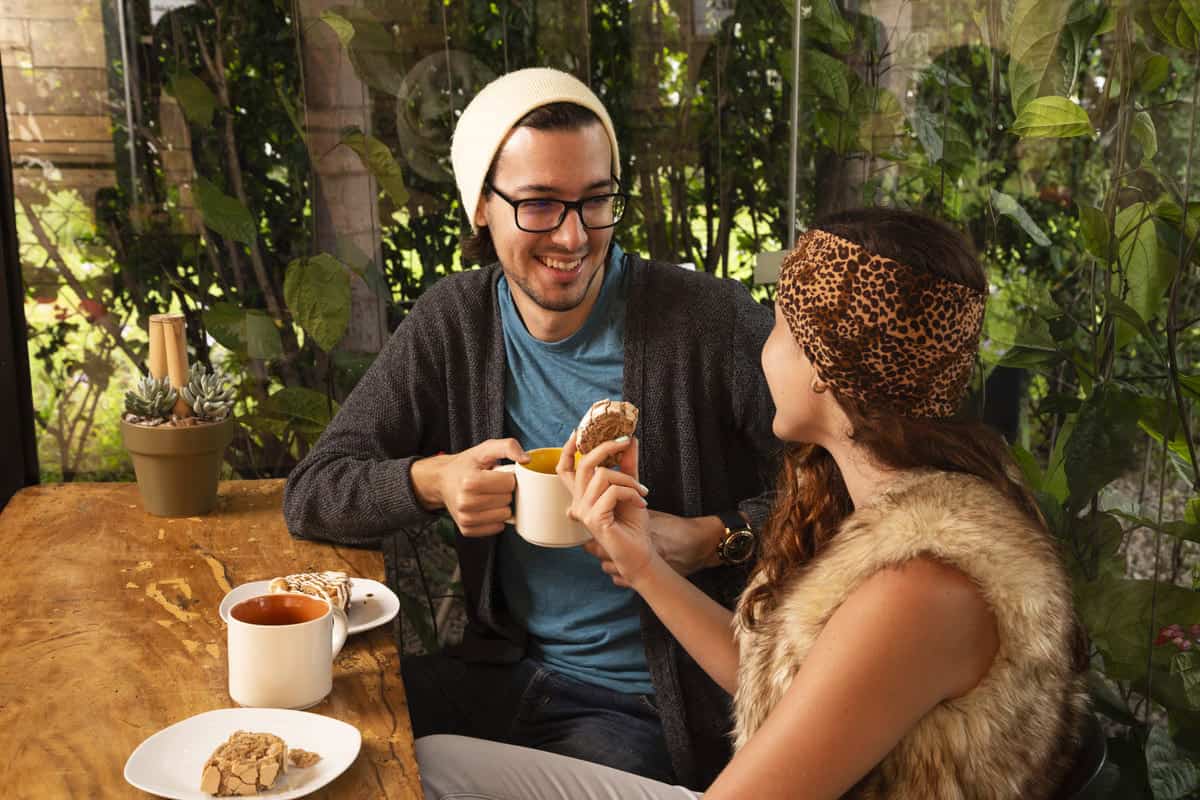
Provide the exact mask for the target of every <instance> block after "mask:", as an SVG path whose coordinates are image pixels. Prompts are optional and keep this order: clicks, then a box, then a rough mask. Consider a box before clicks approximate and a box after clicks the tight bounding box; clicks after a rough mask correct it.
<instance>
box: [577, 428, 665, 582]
mask: <svg viewBox="0 0 1200 800" xmlns="http://www.w3.org/2000/svg"><path fill="white" fill-rule="evenodd" d="M576 453H577V449H576V447H575V434H573V433H572V434H571V438H569V439H567V443H566V444H564V445H563V451H562V458H560V459H559V462H558V467H557V469H556V471H557V472H558V476H559V478H560V479H561V480H562V482H563V483H564V484H565V485H566V487H567V488H568V489H569V490H570V491H571V495H572V497H573V498H574V499H573V501H572V503H571V507H570V508H569V509H568V510H567V516H569V517H570V518H571V519H575V520H578V521H579V522H582V523H583V524H584V525H585V526H586V527H587V529H588V530H589V531H591V532H592V536H593V537H594V538H593V539H592V541H590V542H588V543H587V544H585V545H584V546H583V547H584V549H585V550H587V551H588V552H589V553H591V554H592V555H593V556H596V558H598V559H600V567H601V569H603V570H604V571H605V572H606V573H608V574H609V575H611V576H612V580H613V583H614V584H616V585H617V586H625V587H636V583H637V580H638V578H639V577H641V576H642V575H643V574H646V573H647V567H648V566H649V565H650V564H651V563H652V562H653V560H654V559H655V558H658V557H659V556H658V551H657V550H656V549H655V547H654V544H653V542H652V541H651V540H650V517H649V513H648V512H647V510H646V500H645V496H646V494H647V493H648V492H649V490H648V489H647V488H646V487H645V486H643V485H642V484H641V483H639V482H638V442H637V439H630V438H629V437H622V438H621V439H618V440H616V441H612V442H605V443H604V444H602V445H600V446H599V447H596V448H594V449H593V450H592V451H591V452H590V453H588V454H587V455H585V456H582V457H581V458H580V459H579V463H578V464H576V463H575V456H576ZM618 455H619V457H620V462H619V463H620V468H621V469H620V471H619V472H618V471H617V470H614V469H609V468H607V467H604V466H601V464H602V463H603V462H604V461H608V460H610V459H611V458H613V457H615V456H618Z"/></svg>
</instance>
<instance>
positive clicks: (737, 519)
mask: <svg viewBox="0 0 1200 800" xmlns="http://www.w3.org/2000/svg"><path fill="white" fill-rule="evenodd" d="M717 516H718V517H720V519H721V524H722V525H724V526H725V534H724V535H723V536H722V537H721V542H720V544H718V545H717V558H719V559H720V560H721V563H722V564H725V565H727V566H732V565H736V564H745V563H746V562H747V561H749V560H750V558H751V557H752V556H753V555H754V541H755V537H754V531H752V530H750V525H749V524H748V523H747V522H746V520H745V519H743V518H742V515H741V514H739V513H738V512H736V511H724V512H722V513H720V514H717Z"/></svg>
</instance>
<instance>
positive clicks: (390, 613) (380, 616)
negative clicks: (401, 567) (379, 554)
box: [220, 578, 400, 634]
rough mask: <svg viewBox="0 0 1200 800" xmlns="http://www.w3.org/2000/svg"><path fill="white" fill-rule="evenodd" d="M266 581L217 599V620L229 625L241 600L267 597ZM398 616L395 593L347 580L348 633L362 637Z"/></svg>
mask: <svg viewBox="0 0 1200 800" xmlns="http://www.w3.org/2000/svg"><path fill="white" fill-rule="evenodd" d="M270 585H271V582H270V581H250V582H249V583H243V584H242V585H241V586H235V587H234V588H233V590H232V591H231V592H229V593H228V594H227V595H225V597H223V598H222V599H221V608H220V613H221V619H223V620H225V624H226V625H228V624H229V611H230V609H232V608H233V607H234V606H236V605H237V604H238V603H240V602H242V601H243V600H249V599H250V598H251V597H258V596H259V595H260V594H266V593H267V587H269V586H270ZM398 613H400V598H398V597H396V593H395V592H393V591H392V590H391V589H389V588H388V587H387V585H386V584H382V583H380V582H379V581H373V580H371V579H370V578H351V579H350V611H349V613H348V614H347V615H346V620H347V622H349V623H350V633H352V634H354V633H362V632H363V631H369V630H370V629H371V628H375V627H378V626H380V625H382V624H384V623H385V622H391V621H392V619H393V618H394V617H395V616H396V615H397V614H398Z"/></svg>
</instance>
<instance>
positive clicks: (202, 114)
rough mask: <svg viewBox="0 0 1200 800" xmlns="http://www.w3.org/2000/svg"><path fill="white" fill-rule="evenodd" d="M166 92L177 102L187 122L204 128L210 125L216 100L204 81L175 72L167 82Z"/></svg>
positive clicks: (188, 74)
mask: <svg viewBox="0 0 1200 800" xmlns="http://www.w3.org/2000/svg"><path fill="white" fill-rule="evenodd" d="M167 91H168V92H170V93H171V96H172V97H174V98H175V99H176V100H177V101H179V106H180V107H181V108H182V109H183V115H184V116H185V117H187V119H188V122H191V123H192V124H193V125H200V126H202V127H205V128H207V127H208V126H209V125H211V124H212V118H213V112H214V111H216V110H217V98H216V95H214V94H213V93H212V90H211V89H209V88H208V84H206V83H205V82H204V81H202V80H200V79H199V78H197V77H196V76H195V75H193V74H191V73H190V72H177V73H175V74H174V75H172V76H171V77H170V79H169V80H168V81H167Z"/></svg>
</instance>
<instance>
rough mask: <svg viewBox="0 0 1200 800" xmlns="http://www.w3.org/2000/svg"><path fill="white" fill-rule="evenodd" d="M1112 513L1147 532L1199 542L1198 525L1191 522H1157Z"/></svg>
mask: <svg viewBox="0 0 1200 800" xmlns="http://www.w3.org/2000/svg"><path fill="white" fill-rule="evenodd" d="M1112 513H1113V514H1114V515H1115V516H1118V517H1120V518H1121V519H1123V520H1126V521H1127V522H1132V523H1133V524H1135V525H1137V526H1139V527H1142V528H1146V529H1148V530H1152V531H1159V532H1161V533H1165V534H1167V535H1168V536H1174V537H1175V538H1177V539H1187V540H1188V541H1190V542H1196V541H1200V525H1197V524H1196V523H1193V522H1186V521H1179V520H1172V521H1170V522H1157V521H1156V520H1152V519H1147V518H1146V517H1139V516H1138V515H1137V514H1129V513H1127V512H1125V511H1113V512H1112Z"/></svg>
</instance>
